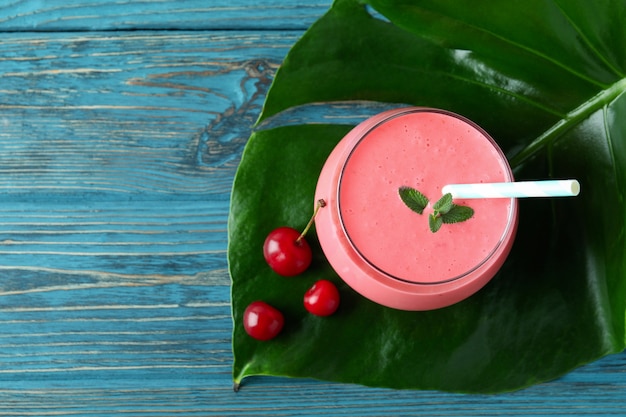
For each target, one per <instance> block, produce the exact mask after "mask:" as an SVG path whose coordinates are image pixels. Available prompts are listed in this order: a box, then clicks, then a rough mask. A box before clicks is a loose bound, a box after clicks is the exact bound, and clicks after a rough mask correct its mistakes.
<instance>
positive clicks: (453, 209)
mask: <svg viewBox="0 0 626 417" xmlns="http://www.w3.org/2000/svg"><path fill="white" fill-rule="evenodd" d="M398 195H400V198H401V199H402V201H403V202H404V204H406V206H407V207H408V208H410V209H411V210H413V211H414V212H416V213H418V214H423V213H424V209H425V208H426V206H427V205H428V201H429V200H428V197H426V196H425V195H424V194H422V193H420V192H419V191H418V190H416V189H415V188H411V187H405V186H403V187H400V188H398ZM473 215H474V209H473V208H471V207H468V206H460V205H458V204H454V203H453V202H452V194H450V193H446V194H444V195H443V196H442V197H441V198H440V199H439V200H437V202H436V203H435V204H434V205H433V212H432V213H431V214H430V215H429V216H428V226H429V227H430V231H431V232H433V233H435V232H437V231H438V230H439V229H440V228H441V226H442V225H443V224H444V223H446V224H451V223H460V222H464V221H465V220H468V219H470V218H471V217H472V216H473Z"/></svg>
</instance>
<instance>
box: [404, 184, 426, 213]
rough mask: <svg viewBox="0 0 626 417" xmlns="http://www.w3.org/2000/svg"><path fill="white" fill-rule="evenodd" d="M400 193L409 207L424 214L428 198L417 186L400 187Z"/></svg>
mask: <svg viewBox="0 0 626 417" xmlns="http://www.w3.org/2000/svg"><path fill="white" fill-rule="evenodd" d="M398 194H399V195H400V198H401V199H402V201H403V202H404V204H406V205H407V207H408V208H410V209H411V210H413V211H414V212H416V213H418V214H422V213H423V212H424V209H425V208H426V206H427V205H428V198H426V196H425V195H424V194H422V193H420V192H419V191H417V190H416V189H415V188H411V187H400V188H399V189H398Z"/></svg>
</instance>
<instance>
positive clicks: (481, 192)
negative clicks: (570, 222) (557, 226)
mask: <svg viewBox="0 0 626 417" xmlns="http://www.w3.org/2000/svg"><path fill="white" fill-rule="evenodd" d="M579 192H580V184H579V183H578V181H576V180H547V181H519V182H498V183H488V184H487V183H478V184H448V185H446V186H445V187H443V188H442V190H441V193H442V194H447V193H450V194H452V197H453V198H524V197H571V196H576V195H578V193H579Z"/></svg>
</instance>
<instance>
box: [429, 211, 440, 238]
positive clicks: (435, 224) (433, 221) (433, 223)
mask: <svg viewBox="0 0 626 417" xmlns="http://www.w3.org/2000/svg"><path fill="white" fill-rule="evenodd" d="M442 224H443V219H442V218H441V216H435V214H431V215H430V216H428V227H430V231H431V232H433V233H436V232H437V230H439V229H440V228H441V225H442Z"/></svg>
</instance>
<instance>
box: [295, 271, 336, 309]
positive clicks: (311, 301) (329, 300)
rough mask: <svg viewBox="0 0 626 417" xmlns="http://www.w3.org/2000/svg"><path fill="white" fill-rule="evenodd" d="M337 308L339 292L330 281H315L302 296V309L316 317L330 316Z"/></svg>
mask: <svg viewBox="0 0 626 417" xmlns="http://www.w3.org/2000/svg"><path fill="white" fill-rule="evenodd" d="M338 307H339V290H338V289H337V287H335V284H333V283H332V282H330V281H327V280H325V279H321V280H319V281H317V282H316V283H315V284H313V286H312V287H311V288H309V290H308V291H307V292H306V293H305V294H304V308H306V309H307V311H308V312H309V313H311V314H315V315H316V316H330V315H331V314H333V313H334V312H335V311H337V308H338Z"/></svg>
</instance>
